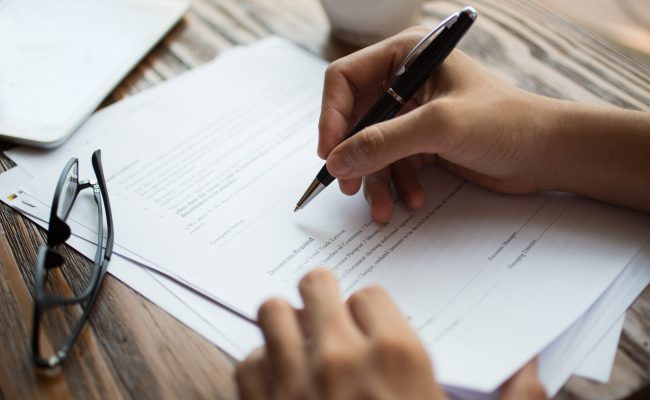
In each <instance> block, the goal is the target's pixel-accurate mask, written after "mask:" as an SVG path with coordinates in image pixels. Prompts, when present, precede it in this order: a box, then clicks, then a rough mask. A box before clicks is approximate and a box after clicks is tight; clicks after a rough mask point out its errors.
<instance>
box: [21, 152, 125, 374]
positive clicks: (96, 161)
mask: <svg viewBox="0 0 650 400" xmlns="http://www.w3.org/2000/svg"><path fill="white" fill-rule="evenodd" d="M92 165H93V170H94V171H95V176H96V178H97V180H96V181H94V180H81V181H80V180H79V160H78V159H76V158H72V159H71V160H70V161H68V163H67V164H66V166H65V168H63V171H62V172H61V176H60V177H59V181H58V183H57V185H56V190H55V192H54V199H53V200H52V210H51V213H50V223H49V227H48V231H47V243H46V244H44V245H43V246H41V248H40V249H39V250H38V257H37V260H36V273H35V277H34V297H35V301H34V321H33V325H32V359H33V361H34V363H35V364H36V365H37V366H39V367H42V368H52V367H55V366H58V365H60V364H61V363H62V362H63V361H64V360H65V358H66V356H67V355H68V352H69V350H70V348H71V347H72V345H73V344H74V343H75V341H76V340H77V338H78V337H79V334H80V333H81V330H82V328H83V326H84V324H85V322H86V321H87V320H88V316H89V314H90V310H91V309H92V307H93V304H94V303H95V299H96V297H97V293H98V292H99V288H100V286H101V283H102V281H103V279H104V275H105V274H106V269H107V268H108V262H109V261H110V259H111V255H112V253H113V217H112V215H111V207H110V203H109V200H108V193H107V191H106V182H105V181H104V172H103V170H102V162H101V151H100V150H95V152H94V153H93V155H92ZM85 189H91V190H92V194H93V196H94V200H95V204H96V206H97V211H96V213H97V251H96V252H95V259H94V265H93V267H92V269H86V270H84V271H79V270H78V269H74V268H67V269H66V273H69V274H70V276H71V277H72V278H73V279H70V286H68V285H61V284H60V283H61V282H62V275H61V274H62V270H63V268H64V267H65V260H64V258H63V256H62V255H61V253H59V252H58V251H57V247H58V246H59V245H60V244H63V243H65V241H66V240H68V238H69V237H70V235H71V230H70V226H69V225H68V224H67V223H66V220H67V219H68V216H69V215H70V210H72V206H73V204H74V203H75V201H76V200H77V197H78V195H79V193H80V192H82V191H83V190H85ZM104 213H105V215H106V218H105V219H106V221H104ZM104 229H106V240H104ZM46 332H47V334H46Z"/></svg>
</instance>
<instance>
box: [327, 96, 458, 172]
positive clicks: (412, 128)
mask: <svg viewBox="0 0 650 400" xmlns="http://www.w3.org/2000/svg"><path fill="white" fill-rule="evenodd" d="M448 108H449V102H448V101H444V100H436V101H434V102H430V103H427V104H425V105H423V106H421V107H419V108H417V109H415V110H413V111H411V112H409V113H407V114H404V115H401V116H399V117H397V118H394V119H391V120H388V121H384V122H381V123H378V124H375V125H372V126H369V127H367V128H366V129H364V130H362V131H361V132H359V133H357V134H356V135H354V136H352V137H350V138H348V139H346V140H345V141H344V142H342V143H341V144H339V145H338V146H336V147H335V148H334V149H333V150H332V151H331V152H330V154H329V156H328V158H327V169H328V171H329V172H330V173H331V174H332V176H334V177H336V178H342V179H353V178H358V177H362V176H366V175H370V174H372V173H375V172H377V171H379V170H381V169H383V168H386V167H387V166H388V165H390V164H392V163H394V162H395V161H397V160H399V159H402V158H405V157H408V156H411V155H414V154H419V153H437V152H441V151H444V150H445V149H446V146H447V145H448V144H447V143H446V142H445V140H446V138H447V136H448V135H447V134H448V133H449V132H451V131H452V129H453V128H452V127H451V126H450V123H449V122H448V120H449V115H450V113H449V110H448Z"/></svg>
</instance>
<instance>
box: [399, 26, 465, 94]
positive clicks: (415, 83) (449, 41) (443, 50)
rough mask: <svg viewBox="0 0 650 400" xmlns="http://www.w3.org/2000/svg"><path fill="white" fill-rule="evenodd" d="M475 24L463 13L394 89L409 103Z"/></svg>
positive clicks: (409, 68) (414, 63) (419, 58)
mask: <svg viewBox="0 0 650 400" xmlns="http://www.w3.org/2000/svg"><path fill="white" fill-rule="evenodd" d="M473 23H474V19H473V18H471V17H469V16H468V14H466V13H461V14H460V16H459V17H458V20H457V21H456V22H455V23H454V24H453V26H452V27H451V28H445V29H444V30H443V31H442V32H440V34H439V35H438V36H437V37H436V38H435V39H434V41H433V42H432V43H431V44H430V45H429V46H427V47H426V48H425V49H424V50H423V51H422V53H421V54H420V55H419V56H418V57H417V58H416V59H415V61H413V64H411V65H410V66H409V67H408V68H407V70H406V71H405V72H404V73H403V74H402V75H400V77H399V78H398V79H397V80H396V81H395V82H394V83H393V85H391V86H392V88H393V90H395V92H397V93H398V94H399V95H400V96H401V97H402V98H403V99H404V101H408V100H409V99H410V98H411V97H413V95H414V94H415V93H416V92H417V91H418V90H419V89H420V88H421V87H422V85H423V84H424V82H425V81H426V80H427V79H429V78H430V77H431V75H432V74H433V72H434V71H435V70H436V69H437V68H438V67H439V66H440V65H441V64H442V63H443V62H444V61H445V59H446V58H447V57H448V56H449V54H450V53H451V52H452V51H453V50H454V48H455V47H456V45H457V44H458V42H459V41H460V40H461V39H462V38H463V36H464V35H465V33H466V32H467V31H468V30H469V28H470V27H471V26H472V24H473Z"/></svg>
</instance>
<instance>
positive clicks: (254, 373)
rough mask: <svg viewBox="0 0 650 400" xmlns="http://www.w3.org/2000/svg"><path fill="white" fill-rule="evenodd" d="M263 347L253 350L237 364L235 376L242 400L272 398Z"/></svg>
mask: <svg viewBox="0 0 650 400" xmlns="http://www.w3.org/2000/svg"><path fill="white" fill-rule="evenodd" d="M265 363H266V361H265V354H264V351H263V350H262V349H257V350H255V351H253V352H252V353H251V354H250V355H249V356H248V357H246V359H245V360H244V361H242V362H241V363H240V364H239V365H238V366H237V371H236V373H235V377H236V379H237V386H238V387H239V398H240V399H242V400H267V399H270V398H271V395H270V390H269V382H268V371H267V370H266V365H265Z"/></svg>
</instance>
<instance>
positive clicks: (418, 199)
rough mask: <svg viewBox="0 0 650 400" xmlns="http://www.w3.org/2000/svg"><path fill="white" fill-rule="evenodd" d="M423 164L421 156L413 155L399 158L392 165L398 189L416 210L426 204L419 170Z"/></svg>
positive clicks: (408, 203) (394, 180) (393, 176)
mask: <svg viewBox="0 0 650 400" xmlns="http://www.w3.org/2000/svg"><path fill="white" fill-rule="evenodd" d="M422 164H423V162H422V161H421V160H420V157H419V156H413V157H410V158H408V159H405V160H399V161H397V162H396V163H394V164H393V165H392V166H391V170H392V173H391V175H392V178H393V182H394V183H395V187H396V188H397V191H398V192H399V194H400V196H401V197H402V198H403V199H404V201H405V202H406V204H407V205H408V206H409V207H410V208H411V209H414V210H416V209H418V208H420V207H422V206H423V205H424V189H422V185H421V184H420V180H419V179H418V170H419V169H420V167H421V166H422Z"/></svg>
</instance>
